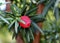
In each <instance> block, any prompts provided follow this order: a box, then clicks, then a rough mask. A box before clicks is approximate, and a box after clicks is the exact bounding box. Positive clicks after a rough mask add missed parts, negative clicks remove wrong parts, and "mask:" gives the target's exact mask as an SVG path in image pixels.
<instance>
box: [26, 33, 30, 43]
mask: <svg viewBox="0 0 60 43" xmlns="http://www.w3.org/2000/svg"><path fill="white" fill-rule="evenodd" d="M26 37H27V40H28V42H30V35H29V32H28V33H27V36H26Z"/></svg>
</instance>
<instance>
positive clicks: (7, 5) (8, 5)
mask: <svg viewBox="0 0 60 43" xmlns="http://www.w3.org/2000/svg"><path fill="white" fill-rule="evenodd" d="M6 2H10V0H6ZM6 11H8V12H10V3H9V4H6Z"/></svg>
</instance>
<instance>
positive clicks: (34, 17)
mask: <svg viewBox="0 0 60 43" xmlns="http://www.w3.org/2000/svg"><path fill="white" fill-rule="evenodd" d="M31 19H32V20H33V21H35V22H43V21H45V18H44V17H43V16H42V15H41V14H40V15H39V16H38V15H36V16H33V17H31Z"/></svg>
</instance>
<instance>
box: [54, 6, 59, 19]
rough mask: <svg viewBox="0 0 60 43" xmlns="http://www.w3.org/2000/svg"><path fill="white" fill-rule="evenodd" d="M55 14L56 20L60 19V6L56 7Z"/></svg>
mask: <svg viewBox="0 0 60 43" xmlns="http://www.w3.org/2000/svg"><path fill="white" fill-rule="evenodd" d="M54 16H55V18H56V20H59V8H57V7H56V8H54Z"/></svg>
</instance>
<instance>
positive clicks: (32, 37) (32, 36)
mask: <svg viewBox="0 0 60 43" xmlns="http://www.w3.org/2000/svg"><path fill="white" fill-rule="evenodd" d="M29 32H30V35H31V39H32V40H34V35H33V33H32V30H31V28H29Z"/></svg>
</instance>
